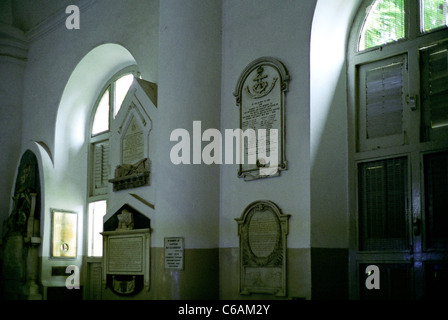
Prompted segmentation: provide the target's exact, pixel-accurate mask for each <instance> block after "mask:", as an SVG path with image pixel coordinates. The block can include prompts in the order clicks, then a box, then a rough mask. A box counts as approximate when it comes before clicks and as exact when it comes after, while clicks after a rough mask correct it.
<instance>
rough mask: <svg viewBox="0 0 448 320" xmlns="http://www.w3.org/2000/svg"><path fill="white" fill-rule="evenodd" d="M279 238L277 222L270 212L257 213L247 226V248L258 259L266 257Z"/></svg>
mask: <svg viewBox="0 0 448 320" xmlns="http://www.w3.org/2000/svg"><path fill="white" fill-rule="evenodd" d="M279 237H280V231H279V228H278V224H277V220H276V218H275V217H274V216H273V214H272V213H271V212H270V211H261V212H260V211H258V212H255V213H254V215H253V216H252V218H251V220H250V224H249V247H250V249H251V251H252V253H253V254H254V255H255V256H256V257H258V258H266V257H268V256H269V255H270V254H271V253H272V252H273V251H274V249H275V246H276V244H277V243H278V240H279Z"/></svg>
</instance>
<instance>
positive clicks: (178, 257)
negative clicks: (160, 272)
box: [165, 237, 184, 270]
mask: <svg viewBox="0 0 448 320" xmlns="http://www.w3.org/2000/svg"><path fill="white" fill-rule="evenodd" d="M165 269H175V270H183V269H184V238H181V237H169V238H165Z"/></svg>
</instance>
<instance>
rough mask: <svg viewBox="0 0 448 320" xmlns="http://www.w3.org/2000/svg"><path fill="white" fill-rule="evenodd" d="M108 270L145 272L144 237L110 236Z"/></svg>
mask: <svg viewBox="0 0 448 320" xmlns="http://www.w3.org/2000/svg"><path fill="white" fill-rule="evenodd" d="M108 271H109V272H129V273H132V272H143V237H142V236H134V237H131V236H128V237H110V238H109V264H108Z"/></svg>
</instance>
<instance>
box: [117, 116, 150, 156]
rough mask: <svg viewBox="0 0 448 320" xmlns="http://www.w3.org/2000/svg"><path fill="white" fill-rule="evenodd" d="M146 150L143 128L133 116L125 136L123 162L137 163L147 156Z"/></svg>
mask: <svg viewBox="0 0 448 320" xmlns="http://www.w3.org/2000/svg"><path fill="white" fill-rule="evenodd" d="M144 151H145V150H144V137H143V129H142V128H141V126H140V124H139V123H138V121H137V119H136V118H135V117H133V118H132V120H131V122H130V124H129V126H128V128H127V130H126V133H125V134H124V137H123V144H122V161H123V162H122V163H123V164H134V163H137V162H138V161H140V160H142V159H143V158H144V157H145V152H144Z"/></svg>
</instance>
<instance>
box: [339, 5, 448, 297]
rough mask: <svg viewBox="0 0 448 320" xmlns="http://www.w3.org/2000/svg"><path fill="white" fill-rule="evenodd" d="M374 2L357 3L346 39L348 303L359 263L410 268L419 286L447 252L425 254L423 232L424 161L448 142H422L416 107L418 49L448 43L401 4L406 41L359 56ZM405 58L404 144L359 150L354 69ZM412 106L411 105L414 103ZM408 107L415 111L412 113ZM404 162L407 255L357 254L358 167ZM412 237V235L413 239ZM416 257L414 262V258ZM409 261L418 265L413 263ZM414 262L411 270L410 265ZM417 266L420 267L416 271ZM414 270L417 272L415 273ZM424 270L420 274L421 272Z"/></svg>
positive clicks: (414, 9)
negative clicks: (429, 268) (386, 161)
mask: <svg viewBox="0 0 448 320" xmlns="http://www.w3.org/2000/svg"><path fill="white" fill-rule="evenodd" d="M373 2H374V0H365V1H363V2H361V4H360V6H359V9H358V12H357V13H356V15H355V17H354V20H353V24H352V27H351V29H350V31H349V34H348V42H347V49H346V70H347V73H346V75H347V138H348V168H349V170H348V185H349V189H348V191H349V196H348V201H349V221H350V224H349V256H350V263H349V274H350V277H349V293H350V297H352V298H355V299H359V297H360V290H361V288H360V286H362V285H363V284H362V283H359V279H361V277H360V276H361V275H360V272H362V271H360V270H359V265H360V264H362V263H371V264H376V263H378V264H381V263H391V264H394V263H411V268H412V270H411V271H412V272H413V275H412V281H413V283H414V284H415V283H421V282H422V281H424V278H425V273H424V272H426V271H424V270H425V264H428V263H433V262H434V263H436V262H437V261H439V262H440V261H445V262H446V261H447V259H448V250H440V251H438V252H435V251H434V250H429V249H428V248H426V239H425V231H424V230H425V229H426V225H425V223H426V221H425V218H426V215H427V213H426V212H425V203H424V198H425V190H424V188H425V185H424V183H425V177H424V167H423V165H424V164H423V157H424V155H425V154H427V153H436V152H439V151H447V150H448V139H446V140H433V141H424V140H423V139H422V137H421V134H420V132H421V131H422V124H421V123H420V120H421V118H422V110H423V109H422V108H423V107H424V106H423V105H422V103H421V100H422V99H421V92H423V91H422V90H423V88H422V87H421V79H422V78H421V74H420V68H421V65H420V63H421V59H422V58H421V52H422V49H424V48H427V47H429V46H432V45H438V44H440V43H441V42H444V41H447V40H448V27H447V28H439V29H434V30H431V31H429V32H422V31H421V29H420V17H421V16H420V14H421V11H420V1H419V0H406V1H405V12H406V16H405V23H406V24H405V25H406V29H405V35H406V36H405V38H404V39H402V40H399V41H396V42H390V43H387V44H384V45H380V46H376V47H372V48H368V49H366V50H363V51H359V50H358V44H359V39H360V36H361V29H362V27H363V25H364V20H365V18H366V11H365V10H366V8H367V7H369V6H370V5H372V4H373ZM400 55H406V56H407V65H406V67H407V72H408V97H407V99H406V101H407V105H405V108H406V112H407V113H408V115H409V130H408V131H407V137H406V139H407V141H406V143H405V144H402V145H393V146H387V147H380V148H375V149H374V148H366V149H364V150H363V149H360V148H359V134H358V130H359V125H360V124H359V109H358V105H359V99H360V94H359V91H358V87H359V76H360V74H359V66H361V65H365V64H368V63H373V62H377V61H384V60H386V59H388V58H392V57H396V56H400ZM413 102H415V103H413ZM411 107H412V108H414V109H416V110H411ZM402 156H406V157H407V159H408V186H407V190H408V196H409V198H408V199H407V210H408V212H407V213H406V214H407V215H408V218H407V224H408V226H407V227H408V230H409V235H410V243H411V248H412V250H410V251H388V252H386V253H385V252H379V251H360V250H359V248H360V246H359V228H360V227H361V226H360V225H359V223H360V217H359V214H360V212H359V185H358V183H359V182H358V179H359V178H358V177H359V169H358V166H359V164H360V163H363V162H371V161H376V160H384V159H392V158H398V157H402ZM416 234H417V235H416ZM414 254H415V257H414ZM414 258H416V259H420V260H419V262H415V260H413V259H414ZM414 262H415V263H416V264H414ZM418 264H420V267H418ZM414 266H416V267H414ZM422 270H423V271H422ZM413 287H414V292H413V293H412V294H413V295H414V296H415V297H423V295H424V294H425V292H424V286H423V287H420V286H414V285H413Z"/></svg>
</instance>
